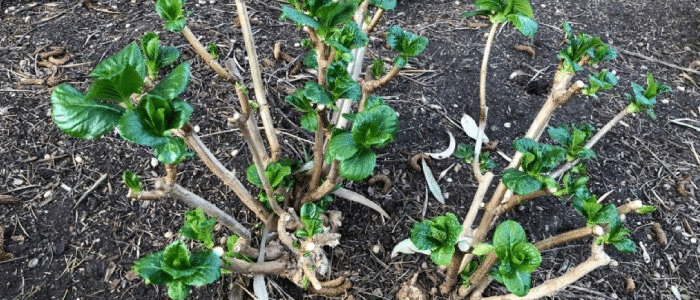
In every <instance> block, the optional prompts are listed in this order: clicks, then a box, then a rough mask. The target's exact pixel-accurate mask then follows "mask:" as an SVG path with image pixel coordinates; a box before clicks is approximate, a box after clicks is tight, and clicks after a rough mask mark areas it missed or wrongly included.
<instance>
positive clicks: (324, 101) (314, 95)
mask: <svg viewBox="0 0 700 300" xmlns="http://www.w3.org/2000/svg"><path fill="white" fill-rule="evenodd" d="M304 96H305V97H307V98H308V99H309V100H310V101H313V102H315V103H318V104H320V105H332V104H333V99H331V96H330V95H328V92H327V91H326V89H325V88H324V87H323V86H321V85H320V84H318V83H316V82H314V81H307V82H306V85H305V86H304Z"/></svg>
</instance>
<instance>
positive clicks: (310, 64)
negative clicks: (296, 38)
mask: <svg viewBox="0 0 700 300" xmlns="http://www.w3.org/2000/svg"><path fill="white" fill-rule="evenodd" d="M303 63H304V66H306V67H307V68H311V69H318V59H317V58H316V52H314V51H311V52H309V54H308V55H307V56H305V57H304V61H303Z"/></svg>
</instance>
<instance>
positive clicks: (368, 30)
mask: <svg viewBox="0 0 700 300" xmlns="http://www.w3.org/2000/svg"><path fill="white" fill-rule="evenodd" d="M382 14H384V9H383V8H379V9H377V11H375V12H374V15H373V16H372V20H371V21H370V22H369V25H367V27H365V28H364V29H363V30H364V31H365V33H366V34H370V33H372V31H374V28H375V27H377V24H379V19H381V18H382Z"/></svg>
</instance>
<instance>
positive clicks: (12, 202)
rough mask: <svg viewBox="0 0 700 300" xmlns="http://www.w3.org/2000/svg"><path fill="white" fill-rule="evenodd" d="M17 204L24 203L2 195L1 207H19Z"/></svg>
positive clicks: (0, 196) (0, 198)
mask: <svg viewBox="0 0 700 300" xmlns="http://www.w3.org/2000/svg"><path fill="white" fill-rule="evenodd" d="M17 204H22V202H20V201H19V199H17V198H16V197H14V196H10V195H0V205H17Z"/></svg>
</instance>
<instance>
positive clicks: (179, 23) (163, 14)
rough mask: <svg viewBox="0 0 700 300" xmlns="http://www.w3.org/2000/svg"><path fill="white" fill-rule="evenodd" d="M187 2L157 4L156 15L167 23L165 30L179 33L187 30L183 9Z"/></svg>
mask: <svg viewBox="0 0 700 300" xmlns="http://www.w3.org/2000/svg"><path fill="white" fill-rule="evenodd" d="M185 2H187V0H158V1H157V2H156V13H157V14H158V16H159V17H160V18H161V19H163V20H164V21H165V29H167V30H170V31H174V32H179V31H182V29H183V28H185V25H186V23H187V20H186V19H185V14H184V13H183V11H182V7H183V6H184V5H185Z"/></svg>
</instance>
